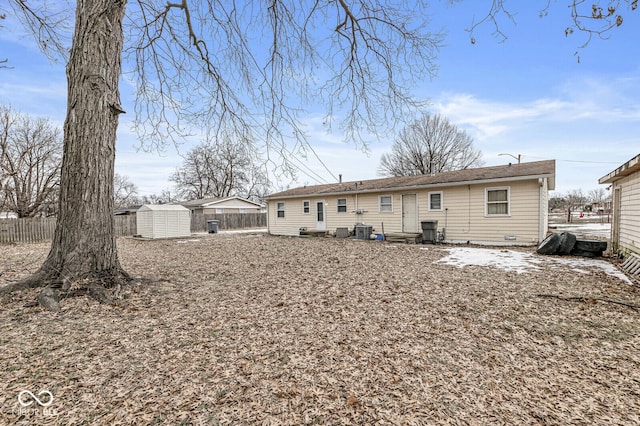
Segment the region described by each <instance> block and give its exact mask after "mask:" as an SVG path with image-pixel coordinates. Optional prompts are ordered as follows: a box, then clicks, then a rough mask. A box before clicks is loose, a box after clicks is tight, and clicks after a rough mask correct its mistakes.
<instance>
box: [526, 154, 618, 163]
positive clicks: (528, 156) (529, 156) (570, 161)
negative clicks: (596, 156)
mask: <svg viewBox="0 0 640 426" xmlns="http://www.w3.org/2000/svg"><path fill="white" fill-rule="evenodd" d="M523 157H527V158H535V159H536V160H549V158H543V157H532V156H531V155H523ZM554 160H556V161H565V162H567V163H588V164H620V162H619V161H587V160H562V159H560V158H554Z"/></svg>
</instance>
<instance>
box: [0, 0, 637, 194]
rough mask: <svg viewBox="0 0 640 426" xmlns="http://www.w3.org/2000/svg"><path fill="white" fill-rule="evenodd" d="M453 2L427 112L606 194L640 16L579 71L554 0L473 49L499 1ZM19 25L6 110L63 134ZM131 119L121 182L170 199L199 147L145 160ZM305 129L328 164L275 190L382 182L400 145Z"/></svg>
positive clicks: (622, 136)
mask: <svg viewBox="0 0 640 426" xmlns="http://www.w3.org/2000/svg"><path fill="white" fill-rule="evenodd" d="M445 3H446V2H441V3H438V2H433V21H432V25H433V27H432V28H433V29H434V30H443V31H446V33H447V37H446V40H445V46H444V47H443V48H442V49H441V50H440V53H439V56H438V59H437V64H438V74H437V76H436V77H435V78H434V79H432V80H428V79H425V80H424V81H420V82H416V84H415V88H414V94H415V96H416V97H418V98H424V99H428V100H429V101H430V105H429V108H428V111H429V112H431V113H441V114H442V115H444V116H446V117H447V118H449V120H450V121H451V122H452V123H453V124H455V125H456V126H458V127H459V128H461V129H464V130H465V131H467V133H468V134H469V135H471V137H472V138H473V139H474V144H475V146H476V147H477V148H478V149H480V150H481V151H482V153H483V159H484V161H485V165H487V166H491V165H499V164H506V163H508V162H510V161H515V160H514V159H513V158H512V157H510V156H504V155H503V156H500V155H499V154H501V153H507V154H511V155H513V156H517V155H521V156H522V161H536V160H542V159H556V160H557V169H556V173H557V177H556V190H557V191H558V192H566V191H568V190H574V189H582V190H583V191H585V192H588V191H589V190H591V189H595V188H599V187H604V186H600V185H598V178H600V177H601V176H603V175H605V174H607V173H609V172H610V171H611V170H613V169H615V168H616V167H617V166H619V165H620V164H622V163H624V162H625V161H627V160H629V159H630V158H632V157H633V156H635V155H637V154H638V153H640V136H639V133H640V55H638V45H637V43H638V40H640V25H638V23H639V22H640V21H639V18H638V16H637V14H638V13H639V12H634V13H633V14H627V15H626V20H625V23H624V24H623V25H622V27H620V28H618V29H616V30H615V31H613V32H612V33H611V35H610V38H609V40H600V39H593V40H592V41H591V43H590V44H589V45H588V46H587V47H586V48H585V49H582V50H581V51H580V61H579V62H578V60H577V57H576V56H575V55H574V52H576V50H577V48H578V47H579V46H580V45H581V44H582V43H583V42H584V41H585V35H584V34H578V33H576V34H573V35H572V36H570V37H565V35H564V29H565V28H566V27H567V26H568V25H569V24H570V15H569V10H568V9H567V8H566V5H565V2H563V1H562V0H560V1H558V2H556V3H553V4H552V8H551V10H550V11H549V12H550V13H549V15H547V16H546V17H544V18H540V17H539V16H538V7H537V6H538V5H540V6H543V5H544V4H546V2H545V1H540V2H535V1H533V2H526V5H525V6H522V5H521V4H520V2H518V4H517V5H516V6H513V11H514V12H516V15H515V20H516V24H513V23H512V22H509V21H506V20H503V21H502V22H501V29H502V30H503V31H504V32H505V33H506V34H507V36H508V39H507V40H505V41H504V42H500V40H499V39H497V38H495V37H494V36H492V34H491V31H492V27H491V26H490V25H485V26H483V27H481V28H480V29H479V30H478V32H477V33H476V34H475V39H476V43H475V44H471V43H470V41H469V34H468V33H467V32H466V31H465V29H466V28H468V27H469V25H470V23H471V22H472V20H473V19H474V13H475V14H476V17H479V16H481V12H482V10H483V9H482V7H486V5H488V3H489V2H475V1H474V2H473V3H472V2H470V1H465V2H461V3H459V4H457V5H456V6H448V5H446V4H445ZM522 3H525V2H522ZM470 5H472V6H470ZM472 9H476V10H472ZM10 19H11V16H9V17H8V19H7V22H6V23H4V24H5V28H3V29H0V59H3V58H8V59H9V60H10V63H9V65H10V66H11V67H12V68H9V69H0V102H1V103H3V104H9V105H11V106H12V107H13V108H15V109H17V110H19V111H21V112H23V113H29V114H32V115H39V116H46V117H49V118H51V119H52V120H53V121H54V122H55V123H59V124H60V126H61V127H62V123H63V121H64V113H65V108H66V106H65V100H66V81H65V70H64V65H63V64H55V63H51V62H49V61H48V60H47V59H46V58H45V57H44V56H43V55H42V54H41V53H40V51H39V50H38V49H37V48H36V47H35V44H34V43H33V41H32V40H31V39H30V38H29V37H28V36H27V35H26V34H24V33H23V32H21V31H19V30H17V29H16V26H15V25H13V24H12V22H10ZM131 90H132V89H131V88H130V87H126V86H124V85H123V86H122V87H121V91H122V97H123V107H124V109H125V110H127V111H133V106H132V105H127V103H128V102H131V101H130V100H129V99H131V96H132V93H131ZM132 115H133V114H129V115H124V116H121V117H122V119H121V122H120V128H119V131H118V144H117V158H116V172H117V173H120V174H122V175H126V176H128V177H129V179H130V180H131V181H133V182H134V183H135V184H136V185H137V186H138V188H139V193H140V194H141V195H148V194H152V193H159V192H160V191H162V190H164V189H169V190H171V189H172V183H171V182H170V181H169V180H168V177H169V175H170V174H171V173H172V172H173V171H174V170H175V169H176V168H177V167H179V166H180V165H181V163H182V158H181V157H180V155H179V153H184V152H186V150H188V148H189V145H188V144H186V145H183V146H182V147H181V148H180V150H179V152H178V151H177V150H176V149H175V148H174V147H172V146H168V147H167V149H166V151H165V152H162V153H158V152H144V151H139V150H137V149H136V147H137V146H139V143H138V140H137V136H136V134H135V133H134V132H133V131H132V129H131V121H130V120H131V119H132V118H133V117H132ZM303 124H304V126H305V128H306V129H307V131H308V135H309V140H310V142H311V144H312V146H313V147H314V149H315V151H316V153H317V154H318V156H319V157H320V159H321V160H322V163H323V164H324V165H323V164H322V163H321V162H320V161H318V160H317V159H315V158H314V157H313V156H309V157H308V158H307V159H306V160H304V159H302V160H300V162H302V163H303V164H304V166H303V167H302V168H301V170H300V171H299V173H298V180H297V181H295V182H291V181H288V180H287V181H279V182H276V185H277V186H278V187H279V188H283V187H286V186H287V185H290V186H299V185H304V184H316V183H324V182H326V181H333V176H337V175H338V174H342V175H343V179H344V180H361V179H370V178H376V177H378V176H377V174H376V171H377V168H378V164H379V161H380V156H381V155H382V154H383V153H386V152H389V151H390V148H391V144H392V140H391V139H387V140H383V141H376V140H372V141H371V142H370V145H369V151H368V152H363V151H362V150H361V149H360V148H358V147H357V146H355V145H354V144H350V143H345V142H344V141H343V135H342V134H340V133H339V132H336V131H334V132H333V133H328V132H327V131H326V130H325V129H324V128H323V127H322V114H320V113H309V115H308V116H307V117H306V118H305V119H304V120H303ZM325 166H326V168H328V169H329V171H327V170H326V169H325ZM309 170H311V171H312V172H313V173H311V172H309ZM172 192H173V191H172Z"/></svg>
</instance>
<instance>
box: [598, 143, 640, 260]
mask: <svg viewBox="0 0 640 426" xmlns="http://www.w3.org/2000/svg"><path fill="white" fill-rule="evenodd" d="M598 182H599V183H601V184H611V190H612V202H613V203H612V212H613V222H612V224H611V251H612V252H613V253H618V254H621V255H622V256H626V255H628V254H629V253H635V254H640V154H638V155H636V156H635V157H633V158H632V159H631V160H629V161H627V162H626V163H624V164H623V165H621V166H620V167H618V168H617V169H615V170H614V171H612V172H611V173H609V174H608V175H606V176H603V177H601V178H600V179H599V180H598Z"/></svg>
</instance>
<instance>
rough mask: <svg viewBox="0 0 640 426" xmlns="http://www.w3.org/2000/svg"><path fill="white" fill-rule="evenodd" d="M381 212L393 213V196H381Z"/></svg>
mask: <svg viewBox="0 0 640 426" xmlns="http://www.w3.org/2000/svg"><path fill="white" fill-rule="evenodd" d="M380 211H381V212H392V211H393V197H392V196H391V195H381V196H380Z"/></svg>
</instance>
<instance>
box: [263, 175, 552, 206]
mask: <svg viewBox="0 0 640 426" xmlns="http://www.w3.org/2000/svg"><path fill="white" fill-rule="evenodd" d="M553 177H555V174H553V173H547V174H541V175H528V176H515V177H505V178H494V179H483V180H467V181H458V182H442V183H432V184H426V185H412V186H398V187H388V188H375V189H365V190H351V191H335V192H314V193H306V194H297V195H283V196H276V197H273V196H269V197H265V200H267V201H268V200H285V199H291V198H305V197H326V196H333V195H353V194H356V195H357V194H367V193H369V194H370V193H381V192H395V191H411V190H417V189H433V188H442V187H452V186H462V185H479V184H487V183H503V182H513V181H523V180H533V179H543V178H548V179H550V178H553Z"/></svg>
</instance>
